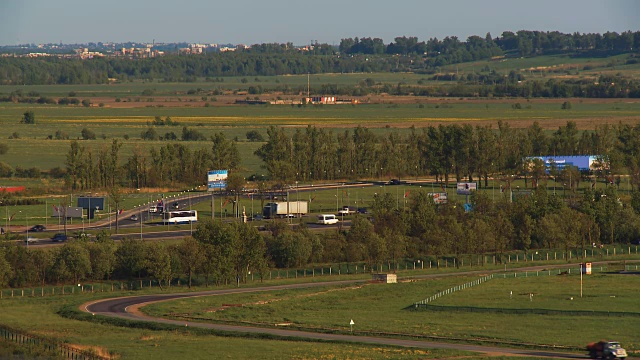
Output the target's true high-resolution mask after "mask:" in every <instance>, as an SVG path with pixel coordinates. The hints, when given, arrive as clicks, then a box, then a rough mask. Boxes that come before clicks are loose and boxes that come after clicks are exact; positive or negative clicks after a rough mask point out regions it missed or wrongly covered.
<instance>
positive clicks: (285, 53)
mask: <svg viewBox="0 0 640 360" xmlns="http://www.w3.org/2000/svg"><path fill="white" fill-rule="evenodd" d="M637 49H640V32H631V31H627V32H623V33H620V34H618V33H615V32H607V33H605V34H602V35H601V34H579V33H574V34H563V33H560V32H555V31H554V32H542V31H524V30H523V31H518V32H517V33H512V32H508V31H507V32H504V33H502V35H501V36H499V37H497V38H492V37H491V35H490V34H487V35H486V36H485V37H480V36H470V37H469V38H467V40H466V41H460V40H459V39H458V38H457V37H455V36H452V37H445V38H444V39H442V40H438V39H435V38H432V39H429V40H428V41H426V42H424V41H418V38H417V37H397V38H395V39H394V41H393V42H391V43H389V44H388V45H385V44H384V43H383V41H382V39H378V38H374V39H372V38H367V37H364V38H347V39H342V41H341V43H340V45H339V47H338V49H336V48H334V47H332V46H330V45H327V44H316V46H314V47H313V49H312V50H310V51H300V50H298V49H297V48H296V47H294V46H293V45H292V44H259V45H254V46H252V47H250V48H248V49H244V50H242V49H239V50H237V51H234V52H225V53H207V54H204V55H190V56H184V55H176V54H169V55H167V56H163V57H158V58H151V59H124V58H99V57H96V58H94V59H89V60H77V59H60V58H55V57H51V58H13V57H2V58H0V84H3V85H36V84H104V83H108V82H109V79H110V78H115V79H118V80H119V81H127V80H134V79H142V80H162V81H170V82H178V81H196V80H197V79H198V78H209V79H213V78H215V77H220V76H272V75H285V74H307V73H311V74H317V73H352V72H418V73H427V74H429V73H431V74H433V73H435V69H436V68H437V67H439V66H443V65H449V64H455V63H461V62H467V61H473V60H482V59H490V58H492V57H496V56H503V55H505V56H518V57H520V56H537V55H544V54H571V55H579V56H610V55H616V54H621V53H632V52H636V51H637ZM630 61H635V59H631V60H630Z"/></svg>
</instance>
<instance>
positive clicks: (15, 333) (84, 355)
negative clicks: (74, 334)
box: [0, 325, 108, 360]
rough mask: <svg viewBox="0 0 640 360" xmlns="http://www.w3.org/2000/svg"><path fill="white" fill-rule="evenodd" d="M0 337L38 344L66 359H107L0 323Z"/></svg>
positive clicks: (25, 344)
mask: <svg viewBox="0 0 640 360" xmlns="http://www.w3.org/2000/svg"><path fill="white" fill-rule="evenodd" d="M0 338H2V339H4V341H9V342H14V343H16V344H18V345H21V346H29V347H31V346H38V347H40V348H42V349H45V350H47V351H51V352H55V353H57V354H60V355H62V356H63V357H65V358H67V359H72V360H108V358H106V357H103V356H100V355H97V354H94V353H91V352H89V351H84V350H80V349H76V348H73V347H71V346H69V345H66V344H64V343H61V342H58V341H54V340H51V339H45V338H43V337H39V336H36V335H32V334H28V333H26V332H23V331H20V330H16V329H12V328H10V327H7V326H4V325H0Z"/></svg>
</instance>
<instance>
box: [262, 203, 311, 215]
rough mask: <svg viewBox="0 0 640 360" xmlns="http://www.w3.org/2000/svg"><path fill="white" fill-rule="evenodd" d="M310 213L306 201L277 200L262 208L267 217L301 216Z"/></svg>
mask: <svg viewBox="0 0 640 360" xmlns="http://www.w3.org/2000/svg"><path fill="white" fill-rule="evenodd" d="M307 213H308V206H307V202H306V201H276V202H269V203H266V204H265V205H264V208H263V209H262V216H263V217H264V218H266V219H272V218H276V217H279V218H285V217H299V216H302V215H306V214H307Z"/></svg>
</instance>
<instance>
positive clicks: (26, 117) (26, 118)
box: [20, 111, 36, 124]
mask: <svg viewBox="0 0 640 360" xmlns="http://www.w3.org/2000/svg"><path fill="white" fill-rule="evenodd" d="M20 123H22V124H35V123H36V115H35V114H34V113H33V111H27V112H25V113H24V114H22V120H20Z"/></svg>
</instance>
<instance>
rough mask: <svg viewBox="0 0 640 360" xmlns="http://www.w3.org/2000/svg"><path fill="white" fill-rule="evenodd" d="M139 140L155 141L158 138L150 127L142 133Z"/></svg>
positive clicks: (154, 130)
mask: <svg viewBox="0 0 640 360" xmlns="http://www.w3.org/2000/svg"><path fill="white" fill-rule="evenodd" d="M140 138H142V140H156V139H157V138H158V133H157V132H156V129H154V128H152V127H150V128H148V129H147V130H146V131H143V132H142V134H141V135H140Z"/></svg>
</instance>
